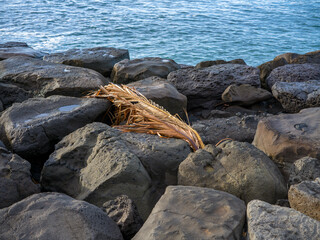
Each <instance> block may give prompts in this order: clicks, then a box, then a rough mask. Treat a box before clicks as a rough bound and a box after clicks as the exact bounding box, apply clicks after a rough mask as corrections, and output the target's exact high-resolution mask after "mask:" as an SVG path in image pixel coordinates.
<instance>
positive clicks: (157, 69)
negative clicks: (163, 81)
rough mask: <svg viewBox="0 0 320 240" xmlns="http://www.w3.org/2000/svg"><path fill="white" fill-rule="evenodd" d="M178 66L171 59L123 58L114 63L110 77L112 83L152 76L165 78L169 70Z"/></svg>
mask: <svg viewBox="0 0 320 240" xmlns="http://www.w3.org/2000/svg"><path fill="white" fill-rule="evenodd" d="M179 68H180V66H179V64H177V63H176V62H175V61H173V60H171V59H162V58H152V57H147V58H140V59H133V60H128V59H125V60H122V61H120V62H118V63H116V64H115V65H114V67H113V70H112V73H111V79H112V81H113V82H114V83H118V84H120V83H121V84H127V83H130V82H135V81H138V80H142V79H145V78H148V77H152V76H157V77H161V78H167V76H168V74H169V73H170V72H172V71H175V70H177V69H179Z"/></svg>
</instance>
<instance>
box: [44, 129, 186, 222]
mask: <svg viewBox="0 0 320 240" xmlns="http://www.w3.org/2000/svg"><path fill="white" fill-rule="evenodd" d="M189 153H190V147H189V146H188V144H187V143H186V142H184V141H182V140H178V139H162V138H159V137H158V136H155V135H149V134H137V133H121V132H120V131H119V130H116V129H113V128H111V127H109V126H108V125H106V124H103V123H92V124H88V125H86V126H85V127H83V128H80V129H78V130H77V131H75V132H73V133H71V134H69V135H68V136H66V137H65V138H64V139H63V140H62V141H60V142H59V143H58V144H57V145H56V149H55V151H54V152H53V153H52V154H51V155H50V157H49V159H48V160H47V161H46V162H45V165H44V168H43V170H42V175H41V184H42V186H43V187H44V188H45V189H47V190H50V191H58V192H64V193H66V194H68V195H70V196H72V197H74V198H76V199H81V200H85V201H88V202H90V203H92V204H94V205H97V206H99V207H101V206H102V205H103V204H104V203H105V202H106V201H108V200H112V199H114V198H116V197H117V196H119V195H123V194H125V195H127V196H128V197H129V198H130V199H132V200H133V201H134V203H135V204H136V205H137V208H138V211H139V213H140V215H141V217H142V218H144V219H146V217H147V216H148V214H149V213H150V212H151V210H152V208H153V206H154V204H155V203H156V201H157V200H158V199H159V197H160V196H161V194H162V193H163V191H164V188H165V187H166V186H167V185H170V184H176V183H177V179H176V178H177V177H176V176H177V169H178V166H179V164H180V163H181V162H182V161H183V160H184V159H185V158H186V157H187V155H188V154H189Z"/></svg>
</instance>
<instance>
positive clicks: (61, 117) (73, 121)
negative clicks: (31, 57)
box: [0, 96, 110, 161]
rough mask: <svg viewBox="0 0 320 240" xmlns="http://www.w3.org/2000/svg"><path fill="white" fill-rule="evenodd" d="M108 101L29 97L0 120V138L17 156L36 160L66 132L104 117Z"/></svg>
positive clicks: (50, 149) (7, 111)
mask: <svg viewBox="0 0 320 240" xmlns="http://www.w3.org/2000/svg"><path fill="white" fill-rule="evenodd" d="M109 106H110V102H108V101H105V100H103V99H93V98H91V99H86V98H74V97H64V96H51V97H48V98H30V99H28V100H26V101H24V102H23V103H15V104H14V105H13V106H11V107H10V108H7V109H6V110H5V111H4V112H3V113H2V115H1V117H0V139H1V140H2V141H3V142H4V143H5V144H6V146H7V147H8V148H9V149H12V150H13V151H14V152H15V153H17V154H18V155H20V156H21V157H23V158H25V159H27V160H29V161H36V160H37V159H38V158H39V157H41V156H44V155H47V154H49V153H50V152H51V151H52V150H53V147H54V144H56V143H57V142H58V141H60V140H61V139H62V138H63V137H64V136H66V135H67V134H69V133H70V132H72V131H74V130H76V129H78V128H80V127H83V126H84V125H86V124H87V123H91V122H93V121H94V120H96V119H97V118H98V117H100V116H101V115H104V114H105V113H106V111H107V110H108V107H109Z"/></svg>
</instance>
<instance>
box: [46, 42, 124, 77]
mask: <svg viewBox="0 0 320 240" xmlns="http://www.w3.org/2000/svg"><path fill="white" fill-rule="evenodd" d="M124 59H129V52H128V50H126V49H117V48H108V47H96V48H87V49H70V50H68V51H66V52H61V53H53V54H50V55H47V56H45V57H44V58H43V60H45V61H48V62H53V63H61V64H66V65H70V66H76V67H83V68H90V69H93V70H95V71H97V72H99V73H101V74H102V75H104V76H105V77H109V76H110V74H111V72H112V68H113V66H114V65H115V64H116V63H117V62H120V61H121V60H124Z"/></svg>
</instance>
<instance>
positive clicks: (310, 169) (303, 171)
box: [289, 157, 320, 185]
mask: <svg viewBox="0 0 320 240" xmlns="http://www.w3.org/2000/svg"><path fill="white" fill-rule="evenodd" d="M316 178H320V160H319V159H316V158H311V157H303V158H301V159H298V160H297V161H295V162H294V163H293V164H292V166H291V169H290V176H289V185H293V184H298V183H301V182H302V181H310V180H315V179H316Z"/></svg>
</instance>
